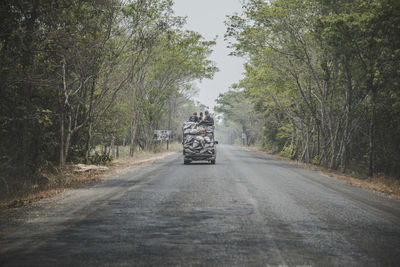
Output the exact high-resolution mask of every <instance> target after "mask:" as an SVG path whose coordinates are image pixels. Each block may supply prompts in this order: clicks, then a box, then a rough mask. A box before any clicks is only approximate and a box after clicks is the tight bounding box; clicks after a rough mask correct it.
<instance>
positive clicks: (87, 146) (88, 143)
mask: <svg viewBox="0 0 400 267" xmlns="http://www.w3.org/2000/svg"><path fill="white" fill-rule="evenodd" d="M91 141H92V123H89V127H88V132H87V140H86V151H85V163H86V164H89V154H90V142H91Z"/></svg>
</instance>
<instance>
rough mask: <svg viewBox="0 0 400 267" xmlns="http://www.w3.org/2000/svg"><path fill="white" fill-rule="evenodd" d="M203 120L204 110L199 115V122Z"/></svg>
mask: <svg viewBox="0 0 400 267" xmlns="http://www.w3.org/2000/svg"><path fill="white" fill-rule="evenodd" d="M202 120H203V112H200V115H199V122H200V121H202Z"/></svg>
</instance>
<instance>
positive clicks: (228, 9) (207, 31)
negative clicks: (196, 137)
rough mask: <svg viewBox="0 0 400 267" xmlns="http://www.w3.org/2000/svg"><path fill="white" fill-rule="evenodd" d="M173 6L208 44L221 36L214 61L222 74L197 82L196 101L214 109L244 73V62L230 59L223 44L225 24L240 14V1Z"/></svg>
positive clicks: (179, 1) (199, 0)
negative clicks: (223, 94)
mask: <svg viewBox="0 0 400 267" xmlns="http://www.w3.org/2000/svg"><path fill="white" fill-rule="evenodd" d="M174 2H175V4H174V11H175V15H177V16H186V17H187V19H186V21H187V23H186V26H185V28H186V29H188V30H193V31H196V32H198V33H200V34H201V35H202V36H203V37H204V38H205V39H206V40H213V39H214V38H215V37H216V36H218V38H217V39H216V42H217V44H216V45H215V46H214V47H213V50H214V52H213V54H212V55H211V60H213V61H214V62H215V63H216V66H217V67H218V68H219V72H217V73H216V74H215V75H214V78H213V79H212V80H203V81H201V83H200V82H199V81H196V87H197V88H199V89H200V91H199V94H198V96H196V97H195V98H194V99H195V100H198V101H200V102H201V103H202V104H205V105H206V106H208V107H209V108H210V109H212V108H213V107H214V105H215V104H216V103H215V99H216V98H217V97H218V95H219V94H220V93H223V92H226V91H227V90H229V88H230V86H231V85H232V84H233V83H237V82H238V81H239V80H240V79H241V78H242V73H243V72H244V70H243V63H244V60H243V59H241V58H238V57H233V56H229V55H228V54H229V53H230V52H231V50H230V49H229V48H227V45H228V43H227V42H226V41H224V34H225V31H226V26H225V24H224V21H225V20H226V16H227V15H233V14H235V13H239V14H240V13H241V4H240V0H174Z"/></svg>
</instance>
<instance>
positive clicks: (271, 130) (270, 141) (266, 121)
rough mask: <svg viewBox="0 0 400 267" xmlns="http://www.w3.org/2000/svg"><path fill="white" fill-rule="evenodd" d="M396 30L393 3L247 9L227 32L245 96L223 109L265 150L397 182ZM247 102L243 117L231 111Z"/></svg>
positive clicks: (231, 98) (228, 100)
mask: <svg viewBox="0 0 400 267" xmlns="http://www.w3.org/2000/svg"><path fill="white" fill-rule="evenodd" d="M399 25H400V2H399V1H395V0H370V1H366V0H351V1H348V0H335V1H323V0H276V1H270V3H269V1H261V0H254V1H247V2H245V4H244V12H243V14H242V15H241V16H231V17H230V18H229V20H228V22H227V26H228V30H227V34H226V37H227V38H228V39H230V40H231V41H232V47H233V48H234V52H233V53H234V54H236V55H239V56H244V57H246V58H247V59H248V60H247V63H246V65H245V77H244V79H242V80H241V81H240V82H239V84H238V85H236V86H237V87H239V88H243V89H244V90H232V91H230V92H228V93H226V94H223V95H221V96H220V98H219V100H218V102H219V110H220V111H222V112H223V113H224V116H225V117H228V118H231V120H232V121H234V122H235V123H236V124H239V125H242V127H243V132H246V131H247V132H246V134H247V135H248V136H250V138H252V137H253V139H257V140H255V141H259V142H261V143H262V144H263V146H264V147H265V148H266V149H269V150H272V151H275V152H280V153H281V154H283V155H285V156H288V157H291V158H293V159H297V160H301V161H303V162H312V163H314V164H319V165H323V166H326V167H328V168H331V169H334V170H341V171H342V172H346V171H352V172H353V171H355V172H358V173H361V174H363V175H367V176H369V177H371V176H372V175H373V174H374V173H376V172H379V173H385V174H387V175H391V176H395V177H399V176H400V135H399V133H400V88H399V83H400V68H399V66H400V27H399ZM238 98H243V100H241V101H239V102H238V101H237V99H238ZM247 102H251V104H252V106H253V108H254V109H253V110H252V111H249V112H247V113H246V114H247V116H248V119H245V120H243V117H244V114H241V113H240V111H238V112H237V113H236V115H235V113H234V112H233V113H232V111H235V109H236V110H237V109H238V108H237V107H238V106H240V103H245V104H243V107H244V108H246V109H248V106H249V103H247ZM253 113H255V114H256V115H257V119H255V120H254V122H256V121H261V125H258V126H257V127H256V128H254V127H251V126H250V125H249V123H250V122H249V121H250V120H251V117H250V116H251V114H253ZM232 114H233V115H232ZM239 117H242V118H239ZM242 121H244V123H242ZM246 129H247V130H246ZM249 129H253V132H254V133H255V134H256V135H254V133H251V132H250V131H249ZM258 133H261V136H257V134H258Z"/></svg>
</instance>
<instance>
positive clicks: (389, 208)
mask: <svg viewBox="0 0 400 267" xmlns="http://www.w3.org/2000/svg"><path fill="white" fill-rule="evenodd" d="M218 152H219V155H218V158H217V164H216V165H208V164H191V165H183V159H182V156H181V155H178V154H175V155H172V156H169V157H167V158H165V159H163V160H161V161H159V162H156V163H154V164H152V165H149V166H145V167H140V168H137V169H133V170H131V171H130V172H129V173H126V174H123V175H120V176H118V177H112V178H110V179H108V180H106V181H104V182H102V183H100V184H97V185H96V186H94V187H88V188H84V189H79V190H74V191H69V192H67V193H63V194H61V195H58V196H56V197H55V198H52V199H47V200H44V201H41V202H39V203H36V204H34V205H32V206H31V207H30V208H28V209H25V211H24V212H22V211H19V215H18V216H17V217H15V215H13V216H12V219H8V220H7V219H6V216H9V215H10V213H12V212H14V211H8V213H4V214H2V215H1V216H0V223H1V224H2V226H1V230H0V266H63V265H64V266H193V265H195V266H267V265H270V266H277V265H279V266H298V265H310V266H396V265H397V266H399V264H400V202H399V201H395V200H391V199H389V198H386V197H383V196H381V195H378V194H376V193H373V192H369V191H366V190H363V189H360V188H357V187H353V186H350V185H347V184H343V183H341V182H338V181H336V180H334V179H331V178H327V177H324V176H321V175H319V174H316V173H314V172H311V171H308V170H304V169H301V168H299V167H295V166H292V165H288V164H286V163H283V162H279V161H276V160H273V159H270V158H267V157H264V156H261V155H259V154H256V153H253V152H249V151H245V150H243V149H241V148H238V147H233V146H224V145H221V146H219V151H218ZM20 213H22V214H20ZM11 215H12V214H11Z"/></svg>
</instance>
